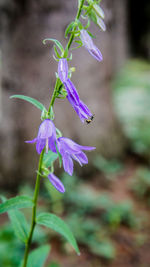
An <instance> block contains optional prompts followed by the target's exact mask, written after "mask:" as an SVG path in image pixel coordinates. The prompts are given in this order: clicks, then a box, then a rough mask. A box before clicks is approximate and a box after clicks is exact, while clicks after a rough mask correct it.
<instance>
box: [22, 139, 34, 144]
mask: <svg viewBox="0 0 150 267" xmlns="http://www.w3.org/2000/svg"><path fill="white" fill-rule="evenodd" d="M36 141H37V138H34V139H33V140H29V141H25V143H31V144H32V143H36Z"/></svg>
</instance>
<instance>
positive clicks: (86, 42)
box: [80, 29, 103, 61]
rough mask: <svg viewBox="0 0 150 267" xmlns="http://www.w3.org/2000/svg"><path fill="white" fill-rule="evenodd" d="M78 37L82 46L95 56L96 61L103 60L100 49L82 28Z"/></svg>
mask: <svg viewBox="0 0 150 267" xmlns="http://www.w3.org/2000/svg"><path fill="white" fill-rule="evenodd" d="M80 38H81V41H82V43H83V46H84V47H85V48H86V49H87V50H88V52H89V53H90V54H91V55H92V56H93V57H94V58H96V59H97V60H98V61H102V60H103V56H102V54H101V52H100V50H99V49H98V48H97V47H96V45H95V44H94V43H93V40H92V38H91V37H90V35H89V34H88V33H87V31H86V30H84V29H82V30H81V31H80Z"/></svg>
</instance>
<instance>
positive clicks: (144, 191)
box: [130, 167, 150, 205]
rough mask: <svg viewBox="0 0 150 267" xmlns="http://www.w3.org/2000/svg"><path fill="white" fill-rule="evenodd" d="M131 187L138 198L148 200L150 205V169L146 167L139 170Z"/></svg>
mask: <svg viewBox="0 0 150 267" xmlns="http://www.w3.org/2000/svg"><path fill="white" fill-rule="evenodd" d="M130 187H131V189H132V191H133V192H134V193H135V195H136V196H137V197H139V198H140V199H143V200H146V201H147V203H148V204H149V205H150V169H148V168H146V167H140V168H138V169H137V171H136V173H135V175H134V177H133V179H132V182H131V184H130Z"/></svg>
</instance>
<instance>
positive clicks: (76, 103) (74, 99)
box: [64, 79, 92, 122]
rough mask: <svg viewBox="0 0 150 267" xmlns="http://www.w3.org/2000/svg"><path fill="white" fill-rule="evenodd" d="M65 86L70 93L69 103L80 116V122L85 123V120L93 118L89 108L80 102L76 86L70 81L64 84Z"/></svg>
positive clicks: (68, 96)
mask: <svg viewBox="0 0 150 267" xmlns="http://www.w3.org/2000/svg"><path fill="white" fill-rule="evenodd" d="M64 85H65V88H66V90H67V93H68V94H67V99H68V101H69V102H70V104H71V105H72V107H73V109H74V110H75V111H76V113H77V114H78V116H79V118H80V120H81V121H82V122H84V120H85V119H88V118H89V117H91V116H92V113H91V112H90V110H89V108H88V107H87V106H86V105H85V104H84V103H83V102H82V101H81V100H80V98H79V95H78V92H77V90H76V88H75V86H74V84H73V83H72V82H71V81H70V80H69V79H68V80H67V81H66V82H65V83H64Z"/></svg>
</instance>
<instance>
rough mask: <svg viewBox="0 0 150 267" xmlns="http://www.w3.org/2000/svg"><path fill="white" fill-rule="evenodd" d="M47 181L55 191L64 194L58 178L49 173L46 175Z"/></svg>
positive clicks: (63, 188)
mask: <svg viewBox="0 0 150 267" xmlns="http://www.w3.org/2000/svg"><path fill="white" fill-rule="evenodd" d="M48 179H49V181H50V182H51V184H52V185H53V186H54V187H55V188H56V190H57V191H59V192H60V193H64V192H65V187H64V185H63V183H62V182H61V181H60V180H59V179H58V177H57V176H56V175H55V174H53V173H50V174H49V175H48Z"/></svg>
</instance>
